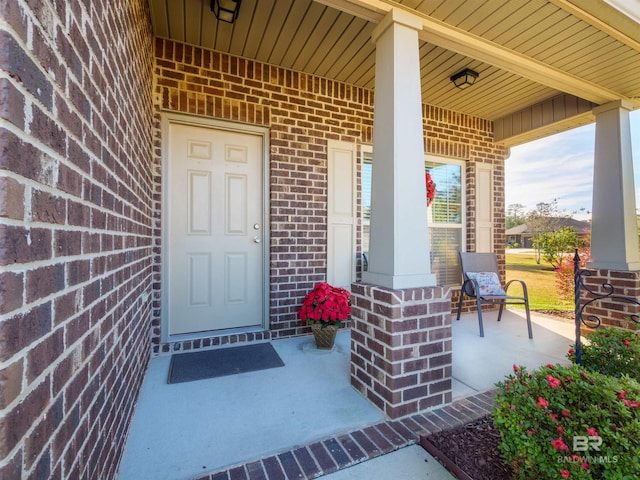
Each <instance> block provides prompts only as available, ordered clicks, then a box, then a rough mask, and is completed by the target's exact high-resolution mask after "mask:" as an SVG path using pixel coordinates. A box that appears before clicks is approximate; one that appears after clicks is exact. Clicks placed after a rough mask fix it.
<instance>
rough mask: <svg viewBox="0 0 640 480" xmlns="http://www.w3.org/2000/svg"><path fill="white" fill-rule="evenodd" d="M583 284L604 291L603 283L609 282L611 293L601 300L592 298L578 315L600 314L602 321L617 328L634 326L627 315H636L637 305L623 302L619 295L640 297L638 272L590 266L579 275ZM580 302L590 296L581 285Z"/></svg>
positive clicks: (594, 289)
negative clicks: (583, 274)
mask: <svg viewBox="0 0 640 480" xmlns="http://www.w3.org/2000/svg"><path fill="white" fill-rule="evenodd" d="M583 278H584V283H585V285H586V286H587V287H588V288H590V289H591V290H593V291H594V292H595V293H597V294H606V293H608V290H607V289H605V288H603V286H602V285H603V284H604V283H609V284H611V285H612V286H613V288H614V296H613V297H612V298H606V299H604V300H596V301H595V302H593V303H591V304H589V305H588V306H587V307H586V308H585V309H584V312H583V314H582V318H587V316H588V315H595V316H597V317H599V318H600V320H601V321H602V324H603V325H608V326H612V327H621V328H635V326H634V325H633V323H634V322H633V321H631V320H629V317H630V316H631V315H636V318H640V306H638V305H636V304H635V303H631V302H625V301H624V300H621V299H620V298H619V297H627V298H631V299H633V300H635V301H638V300H639V299H640V272H621V271H616V270H605V269H601V270H591V275H590V276H589V275H585V276H583ZM580 293H581V295H580V298H581V302H582V305H584V304H586V303H587V302H588V301H589V300H592V299H593V298H594V296H593V295H591V294H590V293H589V292H587V291H586V290H585V289H584V288H583V289H582V290H581V292H580Z"/></svg>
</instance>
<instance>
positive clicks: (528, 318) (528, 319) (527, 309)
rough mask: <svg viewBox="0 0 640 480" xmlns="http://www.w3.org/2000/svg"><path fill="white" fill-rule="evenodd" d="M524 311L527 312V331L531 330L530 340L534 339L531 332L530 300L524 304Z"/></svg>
mask: <svg viewBox="0 0 640 480" xmlns="http://www.w3.org/2000/svg"><path fill="white" fill-rule="evenodd" d="M524 309H525V311H526V312H527V329H528V330H529V338H530V339H531V338H533V332H532V331H531V313H530V312H529V300H528V299H527V300H526V301H525V302H524Z"/></svg>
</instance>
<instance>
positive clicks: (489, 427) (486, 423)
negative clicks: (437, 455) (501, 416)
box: [428, 415, 513, 480]
mask: <svg viewBox="0 0 640 480" xmlns="http://www.w3.org/2000/svg"><path fill="white" fill-rule="evenodd" d="M428 441H430V442H431V443H432V444H433V445H435V447H436V448H437V449H438V450H440V452H442V453H443V454H444V455H445V456H446V457H447V458H448V459H449V460H451V461H452V462H454V463H455V464H456V465H457V466H458V467H459V468H460V469H462V470H463V471H464V472H465V473H466V474H467V475H469V477H471V478H472V479H473V480H512V479H513V476H512V472H511V467H509V466H508V465H506V464H505V463H504V461H503V460H502V455H501V454H500V451H499V450H498V444H499V443H500V433H499V432H498V430H497V429H496V428H495V427H494V426H493V420H492V417H491V415H488V416H486V417H483V418H481V419H479V420H476V421H474V422H471V423H468V424H466V425H463V426H462V427H459V428H456V429H454V430H448V431H446V432H440V433H436V434H433V435H430V436H429V437H428Z"/></svg>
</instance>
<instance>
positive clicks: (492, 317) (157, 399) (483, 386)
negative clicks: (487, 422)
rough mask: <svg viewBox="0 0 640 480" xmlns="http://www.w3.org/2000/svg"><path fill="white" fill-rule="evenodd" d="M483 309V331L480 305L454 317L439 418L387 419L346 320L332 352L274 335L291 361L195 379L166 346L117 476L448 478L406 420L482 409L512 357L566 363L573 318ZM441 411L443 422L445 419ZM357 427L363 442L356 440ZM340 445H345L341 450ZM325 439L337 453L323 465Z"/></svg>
mask: <svg viewBox="0 0 640 480" xmlns="http://www.w3.org/2000/svg"><path fill="white" fill-rule="evenodd" d="M483 316H484V326H485V337H484V338H480V337H479V335H478V322H477V316H476V315H475V314H469V315H464V316H462V318H461V320H460V321H459V322H458V321H456V320H455V319H454V320H453V328H452V330H453V378H454V380H453V398H454V401H458V403H457V404H454V406H453V408H452V407H448V408H447V409H444V410H443V412H441V413H438V412H436V413H437V415H433V416H432V417H433V418H431V421H429V415H430V414H428V415H427V416H426V417H424V416H419V417H417V418H415V419H413V420H408V421H407V422H403V423H402V424H400V423H398V422H389V421H388V419H386V417H385V416H384V415H383V414H382V413H381V412H380V411H379V410H378V409H377V408H375V407H374V406H373V405H372V404H371V403H369V401H368V400H366V399H365V398H364V397H362V396H361V395H360V394H359V393H358V392H357V391H356V390H355V389H353V388H352V387H351V385H350V380H349V365H350V346H349V341H350V333H349V331H342V332H340V333H339V334H338V337H337V340H336V347H335V348H334V350H333V351H331V352H319V351H317V350H315V346H314V343H313V342H314V341H313V337H312V336H307V337H297V338H292V339H285V340H274V341H273V342H272V344H273V346H274V348H275V350H276V351H277V352H278V354H279V355H280V357H281V358H282V360H283V362H284V364H285V366H284V367H280V368H274V369H270V370H263V371H258V372H250V373H243V374H238V375H233V376H228V377H220V378H215V379H209V380H200V381H195V382H189V383H180V384H173V385H168V384H167V382H166V380H167V373H168V369H169V362H170V356H168V355H167V356H161V357H155V358H152V359H151V360H150V362H149V367H148V370H147V373H146V376H145V379H144V383H143V386H142V390H141V392H140V398H139V401H138V405H137V407H136V411H135V414H134V418H133V421H132V424H131V428H130V431H129V436H128V440H127V444H126V446H125V452H124V455H123V459H122V464H121V466H120V471H119V477H118V478H119V479H120V480H140V479H154V480H163V479H164V480H182V479H191V478H210V479H212V480H219V479H230V480H231V479H244V478H246V479H251V480H253V479H261V478H264V479H269V480H271V479H275V478H282V479H291V478H314V477H317V476H320V475H322V474H324V473H327V472H331V473H329V474H328V475H324V477H323V478H326V479H327V480H348V479H360V478H362V479H377V478H380V479H386V478H394V479H403V478H406V479H412V478H430V479H434V480H439V479H442V480H444V479H451V478H453V477H452V476H451V475H449V474H448V473H447V472H446V471H445V470H444V469H443V468H442V467H441V466H440V464H439V463H438V462H437V461H435V460H434V459H433V458H432V457H430V456H429V455H428V454H427V453H426V452H425V451H424V450H422V449H421V447H419V446H417V445H415V443H416V439H417V437H416V435H415V433H414V434H412V433H411V432H408V431H407V430H411V426H412V425H415V426H416V427H420V425H418V423H423V419H424V424H425V425H426V424H428V425H432V426H433V428H431V429H430V428H429V427H425V428H424V430H427V431H434V430H435V431H437V430H439V429H444V428H446V427H447V425H454V424H455V422H454V420H452V419H451V418H452V417H451V415H450V414H453V416H454V417H455V416H457V417H458V418H468V417H469V416H472V415H473V413H470V411H471V410H478V412H475V413H477V414H478V415H477V416H481V415H480V414H482V413H483V412H486V411H488V410H490V407H491V405H490V403H491V402H490V395H489V394H485V393H482V392H488V391H491V390H492V389H493V388H494V387H495V383H496V382H498V381H500V380H502V379H503V378H504V376H505V375H507V374H509V373H510V372H511V371H512V365H513V364H514V363H517V364H518V365H525V366H527V367H528V368H529V369H534V368H536V367H538V366H540V365H543V364H546V363H557V362H559V363H567V361H566V358H565V353H566V351H567V350H568V348H569V345H570V344H571V343H573V330H574V326H573V324H572V323H571V322H569V321H563V320H558V319H555V318H551V317H547V316H543V315H532V322H533V335H534V338H533V340H529V339H528V338H527V328H526V322H525V321H524V318H523V317H524V312H523V311H520V310H515V309H514V310H508V311H506V312H505V313H504V315H503V320H502V322H500V323H498V322H496V317H497V313H496V312H487V313H485V314H484V315H483ZM477 394H480V395H477ZM458 404H459V405H460V406H459V407H458V406H456V405H458ZM476 407H477V408H476ZM447 412H448V413H447ZM443 418H444V419H445V424H446V425H445V426H442V425H439V426H438V423H439V422H441V420H442V419H443ZM409 422H411V424H409ZM457 422H458V423H460V420H457ZM374 426H376V427H375V428H374ZM389 427H391V428H389ZM405 427H406V428H405ZM423 427H424V425H423ZM385 429H387V430H385ZM413 430H414V431H415V430H417V428H416V429H413ZM387 431H388V432H390V433H386V432H387ZM405 431H406V435H403V433H405ZM380 433H382V438H380V439H379V441H376V437H377V436H379V434H380ZM347 434H348V435H347ZM392 437H393V438H392ZM396 437H397V438H396ZM400 437H402V438H400ZM354 439H355V441H356V444H357V445H355V447H354V448H353V449H350V444H351V443H353V440H354ZM338 440H339V442H338ZM369 440H371V441H372V442H370V441H369ZM373 444H375V445H373ZM387 444H390V446H388V447H386V445H387ZM358 445H359V446H360V448H358ZM367 445H369V447H368V448H366V446H367ZM317 446H319V447H317ZM334 446H337V448H336V449H333V447H334ZM340 446H342V447H343V448H344V450H345V451H346V453H348V455H346V454H344V456H345V458H344V460H343V461H340V457H339V454H343V453H344V452H342V449H341V448H340ZM300 447H304V448H300ZM351 447H353V446H351ZM318 448H322V452H320V451H318V450H317V449H318ZM324 448H326V450H324ZM334 450H338V451H334ZM327 451H328V453H329V456H331V455H333V460H334V461H333V462H330V463H326V464H325V465H323V462H324V461H325V459H323V458H322V456H324V454H325V453H327ZM354 452H356V453H354ZM309 454H310V455H309ZM309 457H311V458H309ZM336 457H337V459H336ZM373 457H376V458H374V459H372V460H368V459H369V458H373ZM261 459H263V460H262V461H260V460H261ZM365 460H367V461H365ZM234 466H238V467H237V468H233V467H234ZM343 467H348V468H343ZM336 470H337V471H336ZM216 472H220V473H216ZM427 475H428V476H427Z"/></svg>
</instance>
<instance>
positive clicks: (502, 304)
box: [498, 303, 504, 321]
mask: <svg viewBox="0 0 640 480" xmlns="http://www.w3.org/2000/svg"><path fill="white" fill-rule="evenodd" d="M503 308H504V303H501V304H500V311H499V312H498V321H500V320H502V309H503Z"/></svg>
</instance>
